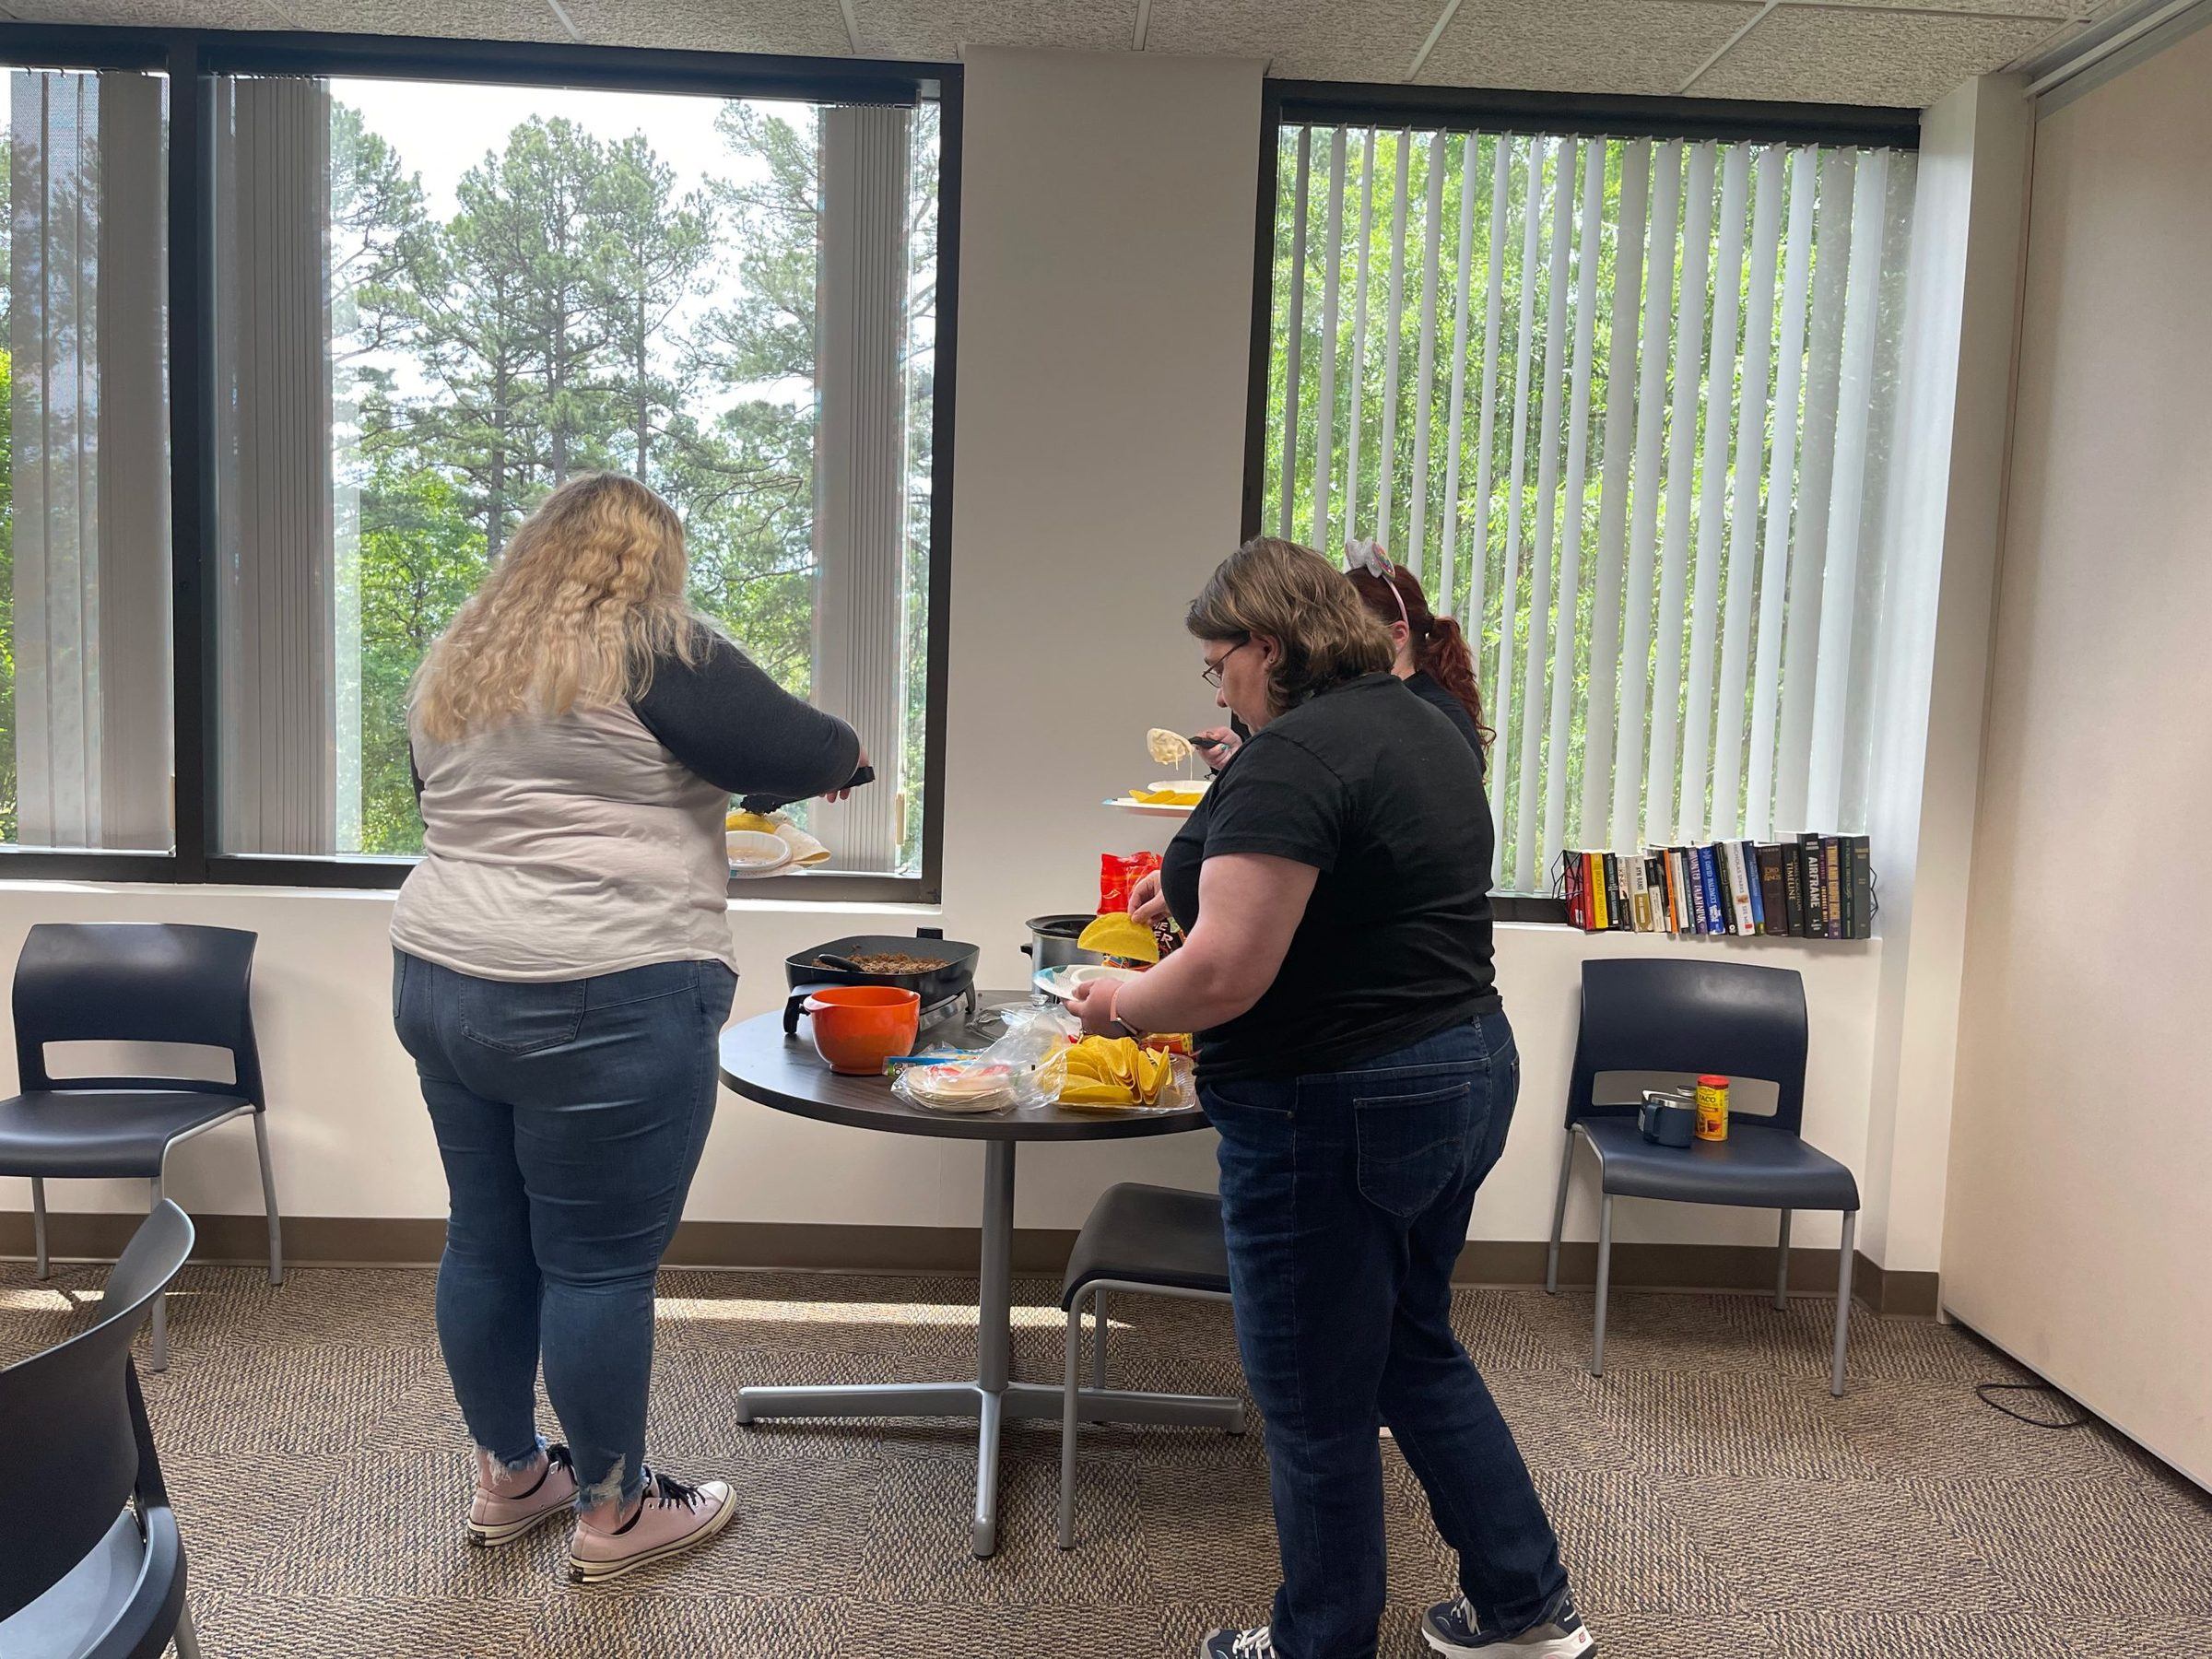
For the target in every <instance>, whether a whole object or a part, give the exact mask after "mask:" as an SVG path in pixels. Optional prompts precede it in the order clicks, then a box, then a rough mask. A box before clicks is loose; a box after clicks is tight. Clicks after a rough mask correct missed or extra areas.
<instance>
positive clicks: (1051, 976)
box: [1032, 962, 1141, 1002]
mask: <svg viewBox="0 0 2212 1659" xmlns="http://www.w3.org/2000/svg"><path fill="white" fill-rule="evenodd" d="M1140 971H1141V970H1138V969H1135V968H1110V967H1108V966H1107V965H1106V964H1105V963H1103V962H1070V963H1068V964H1066V965H1065V967H1060V968H1040V969H1039V970H1038V971H1037V972H1036V975H1035V977H1034V979H1033V980H1032V983H1034V984H1035V985H1036V987H1037V989H1038V990H1040V991H1041V992H1043V993H1044V994H1046V995H1047V996H1056V997H1058V998H1059V999H1060V1000H1061V1001H1062V1002H1065V1001H1066V1000H1067V999H1068V998H1069V997H1071V996H1073V995H1074V994H1076V987H1077V986H1078V985H1088V984H1089V983H1091V982H1093V981H1096V980H1124V981H1126V980H1133V979H1135V978H1136V977H1137V975H1138V973H1139V972H1140Z"/></svg>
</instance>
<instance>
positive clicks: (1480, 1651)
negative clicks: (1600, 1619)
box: [1421, 1619, 1597, 1659]
mask: <svg viewBox="0 0 2212 1659" xmlns="http://www.w3.org/2000/svg"><path fill="white" fill-rule="evenodd" d="M1421 1640H1422V1641H1425V1642H1427V1643H1428V1644H1429V1645H1430V1647H1432V1648H1434V1649H1435V1650H1436V1651H1437V1652H1438V1653H1441V1654H1443V1655H1444V1659H1597V1639H1596V1638H1595V1637H1594V1636H1593V1635H1591V1634H1590V1631H1589V1630H1588V1629H1587V1628H1586V1627H1585V1628H1584V1629H1583V1630H1577V1631H1575V1633H1574V1634H1573V1635H1571V1636H1559V1637H1556V1638H1554V1639H1553V1640H1552V1641H1544V1642H1539V1643H1537V1644H1536V1645H1535V1646H1534V1647H1523V1646H1521V1645H1519V1644H1517V1643H1514V1642H1499V1641H1493V1642H1489V1643H1487V1644H1486V1645H1484V1646H1482V1647H1463V1646H1461V1645H1460V1644H1459V1643H1458V1642H1456V1641H1445V1640H1444V1638H1442V1637H1441V1636H1439V1635H1438V1634H1437V1633H1436V1632H1435V1631H1434V1630H1430V1628H1429V1622H1428V1620H1426V1619H1423V1620H1422V1621H1421Z"/></svg>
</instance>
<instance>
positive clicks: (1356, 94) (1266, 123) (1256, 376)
mask: <svg viewBox="0 0 2212 1659" xmlns="http://www.w3.org/2000/svg"><path fill="white" fill-rule="evenodd" d="M1286 123H1288V124H1294V125H1324V126H1382V127H1404V128H1409V129H1412V130H1415V131H1418V132H1423V133H1429V132H1437V131H1442V132H1447V133H1501V132H1502V133H1535V134H1542V135H1547V136H1574V137H1634V138H1654V139H1666V138H1682V139H1725V140H1733V141H1735V142H1738V143H1742V142H1750V143H1759V144H1783V143H1787V144H1853V145H1860V144H1864V145H1874V146H1886V147H1892V148H1897V149H1908V150H1918V149H1919V148H1920V113H1919V112H1918V111H1916V110H1906V109H1890V108H1887V107H1883V106H1878V105H1863V104H1828V103H1783V102H1776V103H1768V102H1765V101H1763V100H1750V99H1729V98H1641V97H1626V96H1609V95H1601V94H1594V93H1577V92H1515V91H1502V90H1493V89H1489V88H1467V87H1417V86H1401V85H1395V84H1383V83H1366V82H1356V81H1305V80H1275V79H1272V78H1271V79H1268V80H1265V81H1264V82H1262V83H1261V88H1260V166H1259V188H1258V194H1257V198H1256V200H1257V211H1256V212H1255V213H1254V215H1253V255H1252V347H1251V364H1250V378H1249V380H1248V382H1247V385H1246V391H1245V405H1244V489H1243V524H1242V532H1241V533H1242V535H1244V537H1245V538H1246V539H1247V540H1249V539H1250V538H1251V537H1253V536H1255V535H1261V534H1263V533H1264V531H1265V524H1266V493H1267V450H1268V443H1267V382H1268V369H1269V366H1270V364H1271V362H1272V360H1273V355H1274V349H1275V229H1276V226H1275V216H1276V208H1277V203H1278V201H1279V199H1280V190H1281V179H1280V177H1279V174H1278V170H1277V156H1278V155H1279V153H1280V151H1281V147H1282V130H1283V127H1284V125H1285V124H1286ZM1324 552H1325V549H1324ZM1490 906H1491V910H1492V913H1493V915H1494V916H1495V918H1496V919H1497V920H1498V921H1500V922H1537V923H1554V924H1559V925H1560V926H1565V925H1566V924H1567V901H1566V900H1564V899H1561V898H1555V897H1536V896H1533V895H1528V894H1521V893H1492V894H1491V895H1490Z"/></svg>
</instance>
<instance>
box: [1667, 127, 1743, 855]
mask: <svg viewBox="0 0 2212 1659" xmlns="http://www.w3.org/2000/svg"><path fill="white" fill-rule="evenodd" d="M1749 159H1750V158H1749V154H1748V152H1747V150H1746V149H1745V148H1744V147H1743V146H1742V145H1740V144H1732V145H1730V146H1729V147H1728V154H1727V158H1726V159H1725V161H1724V163H1723V165H1722V168H1721V218H1720V224H1719V227H1718V229H1719V241H1720V254H1719V257H1718V259H1717V260H1716V261H1715V263H1714V265H1713V269H1712V347H1711V349H1710V350H1709V351H1708V352H1707V354H1706V366H1705V453H1704V457H1703V460H1702V461H1701V463H1700V467H1699V471H1700V477H1699V485H1700V490H1699V500H1698V537H1697V569H1696V573H1695V577H1694V580H1693V581H1692V582H1691V585H1690V602H1689V681H1688V689H1687V690H1686V691H1685V692H1684V694H1683V699H1682V710H1683V715H1682V764H1681V765H1680V767H1679V768H1677V773H1678V775H1679V777H1680V779H1681V785H1682V806H1681V810H1680V812H1679V813H1678V814H1677V828H1676V832H1677V834H1678V835H1681V836H1684V837H1686V838H1688V839H1690V840H1694V841H1703V840H1705V839H1706V837H1707V834H1708V830H1707V818H1706V810H1705V784H1706V778H1707V774H1708V771H1709V769H1710V766H1711V763H1712V719H1713V707H1712V669H1713V664H1712V653H1713V640H1714V632H1715V630H1714V627H1713V622H1714V612H1715V611H1716V610H1717V609H1718V608H1719V606H1720V589H1721V548H1722V547H1723V545H1724V541H1725V538H1726V529H1727V526H1726V524H1725V523H1724V515H1725V513H1726V511H1727V508H1726V502H1727V500H1728V440H1729V437H1730V435H1731V434H1730V431H1729V414H1730V412H1731V409H1732V408H1733V406H1734V404H1735V325H1736V320H1737V313H1738V310H1739V308H1740V306H1741V304H1742V296H1743V280H1744V209H1745V198H1746V195H1747V177H1748V174H1747V164H1748V161H1749Z"/></svg>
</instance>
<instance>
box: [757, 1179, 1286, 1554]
mask: <svg viewBox="0 0 2212 1659" xmlns="http://www.w3.org/2000/svg"><path fill="white" fill-rule="evenodd" d="M982 1231H983V1239H982V1245H983V1248H982V1291H981V1294H980V1296H979V1297H978V1305H977V1309H976V1314H977V1326H976V1359H977V1361H978V1364H977V1372H978V1375H977V1377H976V1380H975V1381H974V1382H886V1383H858V1384H852V1385H842V1386H830V1387H811V1388H743V1389H739V1390H738V1392H737V1420H738V1421H739V1422H740V1423H756V1422H759V1421H761V1420H762V1419H764V1418H975V1419H976V1420H977V1423H978V1425H979V1427H978V1429H977V1432H976V1453H975V1526H974V1547H975V1553H976V1554H977V1555H978V1556H979V1557H981V1556H988V1555H990V1554H992V1553H993V1552H994V1551H995V1550H996V1549H997V1547H998V1441H999V1425H1000V1423H1001V1422H1002V1421H1003V1420H1004V1419H1005V1418H1009V1417H1013V1418H1055V1419H1056V1418H1059V1416H1060V1415H1061V1404H1062V1399H1063V1396H1062V1394H1061V1392H1060V1390H1059V1389H1058V1388H1055V1387H1053V1386H1051V1385H1049V1384H1046V1383H1042V1382H1015V1381H1013V1379H1012V1377H1011V1376H1010V1374H1009V1372H1010V1371H1011V1366H1012V1349H1013V1326H1012V1323H1011V1317H1010V1316H1011V1312H1012V1304H1013V1271H1012V1261H1013V1243H1014V1143H1013V1142H1012V1141H991V1142H989V1143H987V1153H986V1157H985V1160H984V1173H983V1230H982ZM1076 1414H1077V1417H1078V1418H1080V1419H1081V1420H1083V1421H1084V1422H1087V1423H1146V1424H1154V1425H1161V1426H1166V1427H1171V1428H1182V1429H1220V1430H1227V1431H1228V1432H1229V1433H1231V1434H1241V1433H1242V1432H1243V1431H1244V1402H1243V1401H1242V1400H1241V1399H1232V1398H1229V1397H1226V1396H1219V1395H1212V1394H1144V1393H1139V1392H1137V1391H1135V1390H1131V1389H1118V1388H1086V1389H1082V1390H1079V1391H1078V1393H1077V1406H1076Z"/></svg>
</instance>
